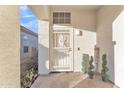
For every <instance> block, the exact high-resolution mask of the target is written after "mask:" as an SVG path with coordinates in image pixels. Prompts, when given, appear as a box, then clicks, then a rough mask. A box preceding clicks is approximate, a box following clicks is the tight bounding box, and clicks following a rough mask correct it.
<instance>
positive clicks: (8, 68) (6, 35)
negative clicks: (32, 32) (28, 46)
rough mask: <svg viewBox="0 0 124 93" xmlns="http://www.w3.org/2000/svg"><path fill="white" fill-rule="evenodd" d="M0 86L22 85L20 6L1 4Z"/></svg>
mask: <svg viewBox="0 0 124 93" xmlns="http://www.w3.org/2000/svg"><path fill="white" fill-rule="evenodd" d="M0 87H20V24H19V6H0Z"/></svg>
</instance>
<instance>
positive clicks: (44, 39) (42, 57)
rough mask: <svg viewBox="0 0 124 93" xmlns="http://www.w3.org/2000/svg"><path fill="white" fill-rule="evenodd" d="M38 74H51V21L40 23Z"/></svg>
mask: <svg viewBox="0 0 124 93" xmlns="http://www.w3.org/2000/svg"><path fill="white" fill-rule="evenodd" d="M38 72H39V74H48V73H49V21H47V20H39V21H38Z"/></svg>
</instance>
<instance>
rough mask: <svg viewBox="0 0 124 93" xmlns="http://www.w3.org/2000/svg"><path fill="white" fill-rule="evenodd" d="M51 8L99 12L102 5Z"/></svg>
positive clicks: (53, 6) (52, 6)
mask: <svg viewBox="0 0 124 93" xmlns="http://www.w3.org/2000/svg"><path fill="white" fill-rule="evenodd" d="M50 7H51V8H64V9H65V8H67V9H74V10H94V11H95V10H98V9H99V8H100V5H51V6H50Z"/></svg>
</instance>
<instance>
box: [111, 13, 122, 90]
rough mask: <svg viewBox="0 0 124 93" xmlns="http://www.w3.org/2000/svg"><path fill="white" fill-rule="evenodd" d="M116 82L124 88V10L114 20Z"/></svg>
mask: <svg viewBox="0 0 124 93" xmlns="http://www.w3.org/2000/svg"><path fill="white" fill-rule="evenodd" d="M113 41H115V42H116V44H115V45H114V52H115V53H114V55H115V56H114V61H115V66H114V68H115V84H116V85H118V86H119V87H121V88H122V87H123V88H124V11H123V12H122V13H121V14H120V15H119V16H118V17H117V18H116V20H115V21H114V22H113Z"/></svg>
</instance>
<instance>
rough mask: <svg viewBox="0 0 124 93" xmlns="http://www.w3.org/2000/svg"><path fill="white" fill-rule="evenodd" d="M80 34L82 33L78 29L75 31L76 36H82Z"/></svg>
mask: <svg viewBox="0 0 124 93" xmlns="http://www.w3.org/2000/svg"><path fill="white" fill-rule="evenodd" d="M82 34H83V31H81V30H80V29H76V31H75V35H76V36H82Z"/></svg>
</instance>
